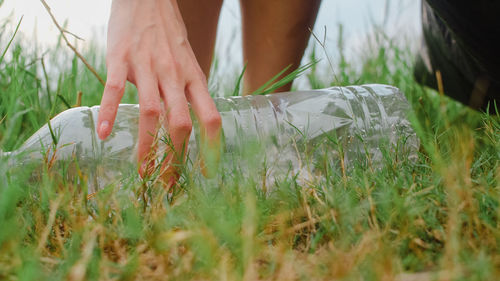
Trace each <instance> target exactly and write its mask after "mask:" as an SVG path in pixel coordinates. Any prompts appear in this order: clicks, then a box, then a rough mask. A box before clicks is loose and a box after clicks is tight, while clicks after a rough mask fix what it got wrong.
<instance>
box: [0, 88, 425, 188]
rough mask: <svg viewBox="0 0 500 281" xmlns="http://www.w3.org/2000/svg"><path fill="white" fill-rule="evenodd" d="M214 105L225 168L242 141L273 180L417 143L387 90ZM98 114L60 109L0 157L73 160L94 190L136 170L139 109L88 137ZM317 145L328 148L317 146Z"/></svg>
mask: <svg viewBox="0 0 500 281" xmlns="http://www.w3.org/2000/svg"><path fill="white" fill-rule="evenodd" d="M215 103H216V106H217V108H218V110H219V112H220V113H221V116H222V124H223V132H224V140H225V144H224V146H225V147H224V151H225V154H226V155H228V154H229V155H231V157H229V159H233V160H232V163H230V164H231V165H233V164H234V162H235V161H238V163H239V164H241V165H247V164H248V161H246V160H247V159H244V157H245V156H248V154H244V153H243V154H242V152H243V150H244V148H245V147H249V146H251V145H249V143H253V144H258V146H259V147H260V149H261V150H262V151H260V153H263V155H260V156H259V157H258V159H261V163H255V161H254V162H253V165H255V164H257V165H260V164H265V165H266V166H267V167H271V168H272V169H271V170H272V173H273V174H274V175H276V174H278V173H280V171H283V172H286V171H293V172H299V171H301V170H302V169H303V168H304V167H305V166H308V165H307V163H312V162H314V161H320V160H319V159H320V158H321V159H324V158H325V156H326V158H327V161H328V162H331V163H333V165H335V163H337V164H338V163H339V160H340V159H342V163H343V165H346V166H348V165H349V163H351V162H353V159H360V160H362V161H363V160H364V159H368V160H369V161H370V163H378V162H380V161H382V153H381V151H380V146H381V144H382V143H384V142H385V143H388V144H390V146H389V147H398V149H399V150H400V151H402V152H404V153H405V155H406V156H407V157H408V156H412V155H413V156H414V155H415V152H416V150H417V148H418V143H419V142H418V138H417V137H416V134H415V133H414V131H413V129H412V128H411V126H410V123H409V121H408V119H407V113H408V111H409V109H410V107H409V104H408V102H407V100H406V98H405V97H404V95H403V94H402V93H401V92H400V91H399V90H398V89H397V88H395V87H392V86H386V85H364V86H352V87H333V88H329V89H323V90H311V91H298V92H288V93H277V94H271V95H266V96H246V97H230V98H216V99H215ZM98 112H99V106H93V107H78V108H72V109H69V110H66V111H64V112H62V113H60V114H59V115H57V116H56V117H54V118H53V119H52V120H51V121H50V125H51V126H50V127H49V126H48V125H45V126H43V127H42V128H41V129H40V130H38V131H37V132H36V133H35V134H34V135H33V136H32V137H30V138H29V139H28V140H27V141H26V142H25V143H24V144H23V145H22V146H21V147H20V148H19V149H18V150H17V151H14V152H11V153H8V152H7V153H3V154H4V156H5V155H11V156H15V155H22V156H20V157H15V158H17V160H16V161H23V162H24V161H40V160H42V159H44V157H45V159H56V160H64V159H66V160H67V159H76V160H77V161H78V163H79V167H80V169H82V170H83V171H84V172H86V173H88V176H89V178H92V179H94V180H93V181H89V182H90V185H91V191H94V190H95V189H98V188H99V186H101V185H103V184H107V183H109V182H111V181H113V180H115V179H116V178H119V176H120V175H121V173H123V172H124V171H125V170H126V169H125V166H127V165H128V166H129V167H130V166H135V165H136V164H135V162H136V145H137V140H138V136H137V131H138V127H137V125H138V118H139V106H138V105H130V104H122V105H120V106H119V109H118V114H117V117H116V122H115V124H114V127H113V131H112V133H111V135H110V136H109V137H108V138H107V139H106V140H104V141H101V140H100V139H99V138H98V137H97V133H96V122H97V115H98ZM195 125H196V124H195ZM51 131H52V133H51ZM193 131H194V132H196V129H195V130H193ZM54 137H55V139H56V140H57V144H54ZM196 138H197V136H196V134H195V133H193V134H192V135H191V138H190V140H189V154H188V155H189V156H190V158H192V159H194V158H196V155H197V142H196ZM401 140H403V141H402V142H401ZM324 143H330V145H328V146H321V144H324ZM331 144H335V145H331ZM54 151H55V154H54ZM44 155H45V156H44ZM258 161H260V160H258ZM321 161H322V160H321ZM313 164H314V163H313ZM309 170H310V169H309ZM129 171H130V170H127V172H129Z"/></svg>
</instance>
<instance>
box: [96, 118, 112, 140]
mask: <svg viewBox="0 0 500 281" xmlns="http://www.w3.org/2000/svg"><path fill="white" fill-rule="evenodd" d="M108 128H109V122H108V121H102V122H101V125H100V126H99V131H98V132H97V133H98V134H99V137H100V138H102V139H104V138H103V136H104V134H105V132H106V131H107V130H108Z"/></svg>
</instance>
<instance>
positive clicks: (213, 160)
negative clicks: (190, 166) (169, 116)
mask: <svg viewBox="0 0 500 281" xmlns="http://www.w3.org/2000/svg"><path fill="white" fill-rule="evenodd" d="M187 96H188V100H189V102H190V103H191V107H192V108H193V112H194V113H195V115H196V118H197V119H198V122H199V124H200V136H201V141H200V154H201V160H202V163H201V168H202V172H203V173H204V175H205V176H207V177H212V176H214V175H215V173H216V171H217V165H218V162H219V160H220V153H221V133H222V132H221V131H222V119H221V116H220V113H219V111H218V110H217V108H216V107H215V103H214V101H213V99H212V98H211V97H210V94H209V93H208V89H207V87H206V84H204V83H203V82H191V83H190V84H189V85H188V95H187Z"/></svg>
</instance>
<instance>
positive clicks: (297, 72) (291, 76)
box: [252, 61, 317, 95]
mask: <svg viewBox="0 0 500 281" xmlns="http://www.w3.org/2000/svg"><path fill="white" fill-rule="evenodd" d="M316 63H317V61H313V62H310V63H308V64H306V65H303V66H301V67H299V68H297V69H296V70H294V71H292V72H291V73H290V74H288V75H286V76H285V77H283V78H282V79H280V80H279V81H278V82H276V83H274V84H271V83H273V81H275V80H276V79H277V78H278V77H280V76H281V75H282V74H283V73H285V72H286V71H287V70H288V69H289V68H290V67H291V65H289V66H287V67H286V68H285V69H283V70H282V71H280V73H278V74H276V75H275V76H274V77H273V78H271V80H269V81H268V82H266V83H265V84H264V85H262V87H260V88H259V89H257V90H256V91H255V92H253V93H252V95H267V94H270V93H272V92H274V91H275V90H276V89H279V88H281V87H283V86H285V85H286V84H288V83H291V82H292V81H293V80H294V79H295V78H297V77H299V76H300V75H301V74H302V73H304V72H305V71H306V70H308V69H309V68H311V67H312V66H313V65H315V64H316ZM269 85H270V86H269Z"/></svg>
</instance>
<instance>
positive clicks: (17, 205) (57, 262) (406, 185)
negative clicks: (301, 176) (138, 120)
mask: <svg viewBox="0 0 500 281" xmlns="http://www.w3.org/2000/svg"><path fill="white" fill-rule="evenodd" d="M6 24H7V22H5V23H3V25H0V148H1V149H2V150H3V151H10V150H13V149H16V148H18V147H19V146H20V145H21V144H22V143H23V141H24V140H26V139H27V138H28V137H29V136H30V135H32V134H33V133H34V132H35V131H36V130H37V129H38V128H39V127H41V126H42V125H43V124H44V123H46V122H47V121H48V120H49V118H51V117H53V116H54V115H56V114H57V113H59V112H61V111H63V110H65V109H67V108H68V107H71V106H72V105H74V104H75V101H76V97H77V93H78V92H79V91H81V92H82V93H83V98H82V104H83V105H95V104H99V102H100V95H101V93H102V90H103V87H102V85H101V84H100V83H99V82H98V81H97V80H96V79H95V77H93V76H92V74H91V73H90V72H89V71H88V70H87V69H86V68H85V67H84V66H83V65H82V64H81V62H79V61H78V59H77V58H76V57H75V56H74V55H73V54H71V53H70V52H68V51H67V48H66V47H65V46H64V45H63V44H59V45H57V46H55V47H54V48H52V49H50V50H39V49H37V48H36V43H33V42H30V41H29V40H27V39H26V38H24V39H23V38H21V37H16V38H15V40H13V41H12V44H10V45H9V42H10V39H11V38H13V36H14V34H12V33H8V32H6V31H5V30H6V29H5V25H6ZM10 24H12V23H10ZM395 39H396V38H389V37H387V36H386V35H385V34H384V33H383V31H374V33H373V35H372V37H371V40H370V41H367V42H366V50H365V51H364V52H363V54H360V58H361V59H362V63H361V67H360V65H353V64H350V63H349V62H348V61H346V60H345V59H344V56H343V55H342V52H340V54H339V52H338V50H339V49H338V48H337V46H327V47H326V51H327V52H329V53H331V54H335V55H331V58H332V65H333V70H334V72H335V77H333V75H331V78H325V77H328V76H326V74H324V73H325V71H324V70H325V69H328V68H329V67H328V66H326V67H325V64H327V62H326V61H325V60H323V61H321V62H320V63H319V64H316V65H313V66H312V67H311V69H310V71H309V72H308V73H306V74H304V75H307V77H308V79H309V81H310V83H311V85H312V86H313V87H314V88H323V87H328V86H331V85H350V84H364V83H385V84H391V85H395V86H397V87H399V88H400V89H401V90H402V91H403V92H404V93H405V94H406V96H407V97H408V99H409V101H410V103H411V104H412V107H413V110H412V112H411V113H410V118H411V122H412V125H413V126H414V128H415V130H416V131H417V134H418V136H419V137H420V139H421V148H420V151H419V153H418V160H417V161H416V162H411V161H405V159H398V158H397V157H396V156H395V155H391V154H389V155H387V157H386V160H385V161H384V163H383V165H382V166H381V167H380V168H379V169H369V168H367V167H366V166H364V165H354V167H353V168H352V169H351V170H350V171H349V173H347V174H343V173H342V172H341V170H340V169H339V168H338V167H331V170H330V171H329V172H328V173H327V176H325V177H320V178H313V179H311V180H310V181H309V182H306V183H304V182H300V181H298V180H297V179H296V178H294V177H289V178H286V179H283V180H280V181H277V182H274V183H272V186H266V185H269V183H266V182H263V181H262V176H261V175H262V167H250V169H248V170H246V171H244V173H243V172H242V171H239V170H238V169H234V170H233V171H231V172H230V173H229V172H227V171H226V172H225V171H221V173H220V175H219V176H218V177H217V178H216V179H212V180H204V179H203V177H200V176H199V175H191V174H190V173H189V172H187V173H186V174H185V175H183V177H182V179H181V181H180V183H179V185H180V186H179V187H178V188H177V190H178V192H176V194H175V195H174V196H173V197H172V198H170V197H167V196H166V194H165V192H164V190H163V189H162V188H161V187H160V186H157V185H155V184H147V185H140V184H128V185H124V186H108V187H106V188H105V189H104V190H102V191H101V192H98V193H97V194H96V196H94V197H92V198H90V199H88V198H87V195H88V194H87V187H86V183H85V178H86V177H85V175H81V177H80V178H79V179H77V180H74V181H67V180H66V179H65V178H64V177H62V176H61V173H63V172H64V171H62V170H58V169H56V168H53V167H50V166H48V165H45V166H43V173H41V174H40V173H39V174H38V175H37V176H33V169H34V168H33V167H29V166H15V167H10V166H9V165H8V162H7V161H6V160H5V159H0V280H65V279H68V280H136V279H137V280H142V279H147V280H498V276H500V221H499V220H500V208H499V200H500V186H499V182H500V166H499V159H500V123H499V116H498V113H497V114H492V115H489V114H483V113H478V112H474V111H471V110H469V109H467V108H465V107H463V106H461V105H460V104H457V103H456V102H454V101H452V100H450V99H448V98H446V97H444V96H442V95H440V94H438V93H436V92H435V91H432V90H430V89H427V88H423V87H422V86H420V85H418V84H417V83H416V82H415V81H414V78H413V74H412V62H413V59H414V55H415V54H413V53H412V52H411V51H410V49H411V48H409V46H407V45H406V44H405V43H403V42H401V41H398V40H395ZM341 41H342V40H340V43H341ZM340 45H341V44H340ZM315 50H316V51H315V52H313V53H311V54H310V57H311V60H314V59H316V58H317V57H319V56H320V53H321V52H323V49H322V48H321V46H319V44H318V47H317V48H316V49H315ZM4 51H5V52H4ZM2 53H5V56H4V55H1V54H2ZM101 54H102V52H101V51H100V50H97V49H91V50H88V51H86V52H85V57H86V58H87V59H88V61H89V62H90V63H91V64H92V65H94V66H95V67H96V68H97V69H98V71H99V73H101V75H102V76H104V74H105V69H104V64H103V60H102V55H101ZM325 81H327V82H325ZM235 83H236V81H235ZM445 90H446V89H445ZM227 92H228V95H230V94H231V93H232V92H233V89H227ZM123 102H129V103H133V102H136V97H135V91H134V89H133V88H132V87H130V88H128V89H127V93H126V95H125V97H124V100H123ZM38 169H40V168H39V167H38ZM238 171H239V172H238ZM131 177H133V175H131ZM264 190H268V192H264ZM144 196H146V197H147V200H146V201H147V202H148V203H147V204H146V203H145V200H144Z"/></svg>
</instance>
